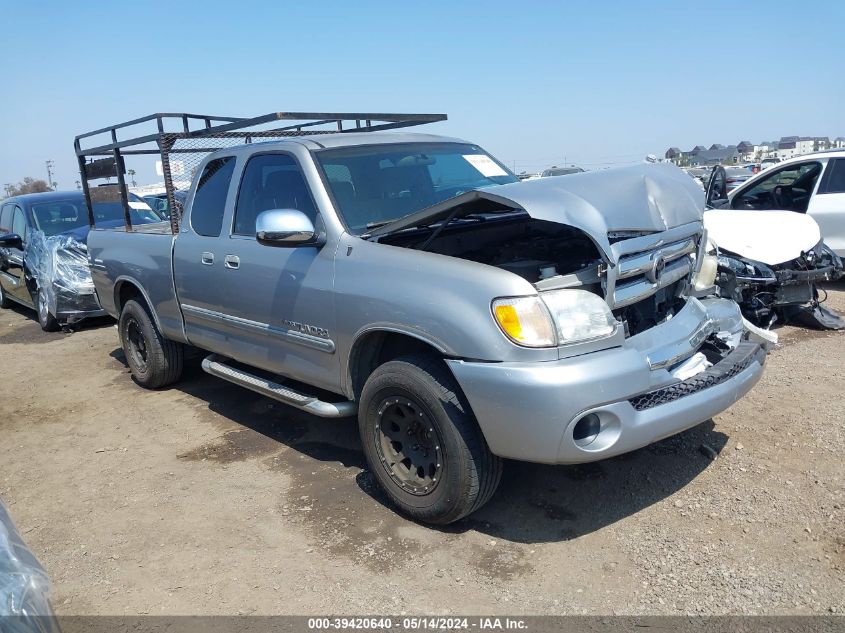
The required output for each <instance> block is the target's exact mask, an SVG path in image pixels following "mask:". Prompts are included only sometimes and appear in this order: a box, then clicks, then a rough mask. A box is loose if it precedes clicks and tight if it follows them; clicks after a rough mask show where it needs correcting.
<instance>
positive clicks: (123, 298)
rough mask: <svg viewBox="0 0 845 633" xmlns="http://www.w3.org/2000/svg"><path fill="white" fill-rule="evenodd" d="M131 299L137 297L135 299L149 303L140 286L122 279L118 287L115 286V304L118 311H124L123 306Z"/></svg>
mask: <svg viewBox="0 0 845 633" xmlns="http://www.w3.org/2000/svg"><path fill="white" fill-rule="evenodd" d="M130 299H135V301H138V302H140V303H143V304H145V305H146V303H147V301H146V299H144V294H143V293H142V292H141V290H140V288H138V286H136V285H135V284H133V283H132V282H131V281H121V282H120V283H119V284H118V286H117V288H115V306H116V307H117V311H118V313H120V312H122V311H123V306H125V305H126V302H127V301H129V300H130Z"/></svg>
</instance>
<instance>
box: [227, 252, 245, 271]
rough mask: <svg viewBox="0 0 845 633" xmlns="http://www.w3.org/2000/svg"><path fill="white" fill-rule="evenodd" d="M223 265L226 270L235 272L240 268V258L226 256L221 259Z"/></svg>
mask: <svg viewBox="0 0 845 633" xmlns="http://www.w3.org/2000/svg"><path fill="white" fill-rule="evenodd" d="M223 265H224V266H225V267H226V268H231V269H233V270H237V269H238V268H240V267H241V258H240V257H238V256H237V255H226V257H224V258H223Z"/></svg>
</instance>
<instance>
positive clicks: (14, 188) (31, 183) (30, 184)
mask: <svg viewBox="0 0 845 633" xmlns="http://www.w3.org/2000/svg"><path fill="white" fill-rule="evenodd" d="M45 191H53V189H52V188H51V187H50V185H48V184H47V181H46V180H43V179H40V178H32V177H31V176H27V177H26V178H24V179H23V180H21V181H20V182H19V183H18V184H16V185H6V197H9V198H10V197H12V196H22V195H23V194H25V193H44V192H45Z"/></svg>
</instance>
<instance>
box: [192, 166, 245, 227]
mask: <svg viewBox="0 0 845 633" xmlns="http://www.w3.org/2000/svg"><path fill="white" fill-rule="evenodd" d="M234 171H235V157H234V156H224V157H222V158H215V159H214V160H212V161H209V162H208V164H207V165H206V166H205V169H203V171H202V175H201V176H200V179H199V182H198V183H197V191H196V193H195V194H194V202H193V204H192V205H191V227H192V228H193V229H194V231H196V232H197V233H198V234H199V235H204V236H206V237H219V236H220V232H221V230H222V229H223V214H224V213H225V211H226V196H227V195H228V193H229V183H230V182H231V181H232V173H233V172H234Z"/></svg>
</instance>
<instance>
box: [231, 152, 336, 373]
mask: <svg viewBox="0 0 845 633" xmlns="http://www.w3.org/2000/svg"><path fill="white" fill-rule="evenodd" d="M240 182H241V185H240V190H239V191H238V194H237V198H236V203H235V209H234V214H233V221H232V225H231V227H230V235H229V237H228V240H226V242H227V243H226V245H225V246H224V247H222V251H221V255H222V257H223V269H222V271H219V272H220V274H219V276H218V280H219V283H220V289H221V291H222V292H223V293H224V296H226V297H227V301H226V305H225V308H224V309H223V310H222V311H223V312H225V315H224V321H223V323H224V327H225V331H226V337H227V339H228V340H229V342H230V350H231V355H232V357H233V358H235V359H236V360H238V361H241V362H244V363H247V364H249V365H253V366H256V367H261V368H263V369H266V370H268V371H273V372H276V373H280V374H283V375H285V376H289V377H292V378H295V379H298V380H302V381H304V382H307V383H309V384H313V385H317V386H322V387H325V388H329V389H331V388H334V389H336V388H337V375H338V360H337V355H336V354H335V353H334V351H335V340H334V336H335V332H334V309H333V305H334V304H333V299H332V287H331V284H332V278H333V274H332V270H333V251H332V249H331V248H330V247H328V246H324V247H322V248H320V247H316V246H299V247H274V246H264V245H261V244H259V243H258V242H257V241H256V239H255V232H256V231H255V222H256V218H257V217H258V215H259V214H260V213H261V212H262V211H267V210H270V209H296V210H298V211H301V212H302V213H304V214H305V215H307V216H308V217H309V218H310V219H311V221H312V222H314V223H315V225H319V219H318V217H317V208H316V205H315V204H314V199H313V197H312V196H311V192H310V190H309V187H308V185H307V183H306V181H305V178H304V177H303V174H302V170H301V169H300V166H299V164H298V163H297V161H296V159H295V158H294V157H293V156H292V155H290V154H287V153H278V152H276V153H266V154H254V155H252V156H251V157H250V158H249V160H248V161H247V163H246V165H245V167H244V169H243V175H242V177H241V178H240Z"/></svg>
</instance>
